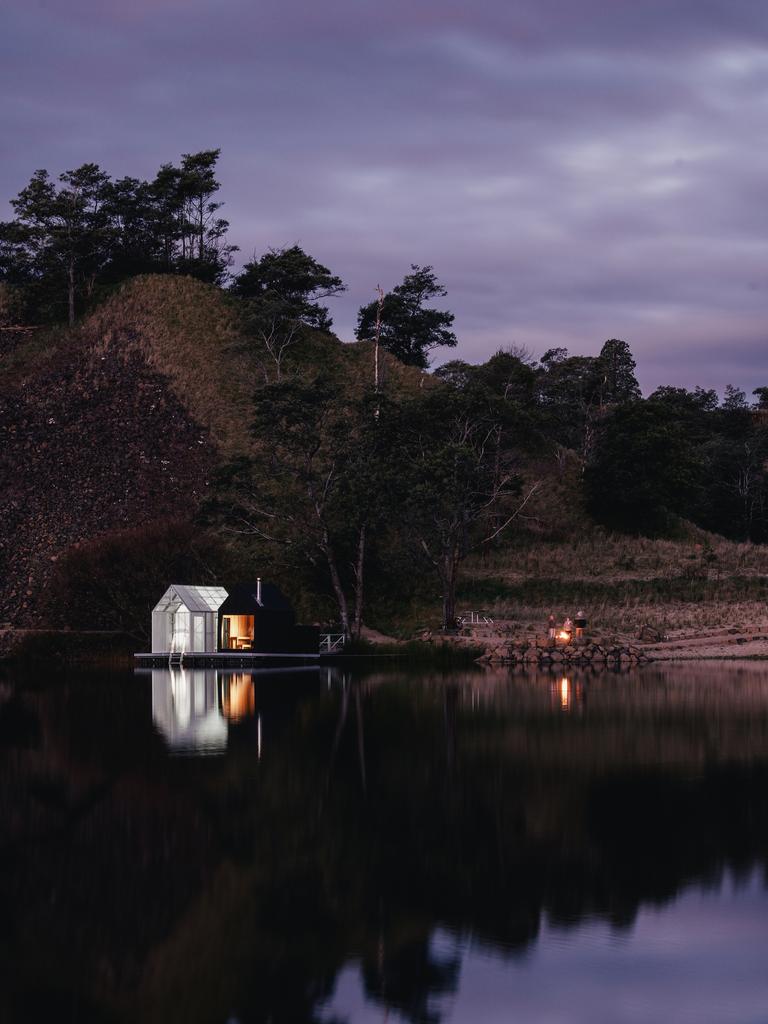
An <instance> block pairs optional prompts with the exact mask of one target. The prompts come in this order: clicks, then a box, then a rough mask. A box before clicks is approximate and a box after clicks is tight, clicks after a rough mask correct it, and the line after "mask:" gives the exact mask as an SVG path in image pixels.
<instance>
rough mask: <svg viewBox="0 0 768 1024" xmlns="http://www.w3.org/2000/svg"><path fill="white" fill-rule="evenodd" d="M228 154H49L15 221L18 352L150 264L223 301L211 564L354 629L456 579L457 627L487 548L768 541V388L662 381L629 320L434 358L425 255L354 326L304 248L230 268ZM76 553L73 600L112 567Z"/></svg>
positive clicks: (208, 508) (5, 331) (6, 247)
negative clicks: (594, 339) (336, 306)
mask: <svg viewBox="0 0 768 1024" xmlns="http://www.w3.org/2000/svg"><path fill="white" fill-rule="evenodd" d="M218 157H219V151H218V150H210V151H205V152H201V153H195V154H186V155H184V156H183V157H182V159H181V161H180V163H179V164H178V166H176V165H173V164H170V163H169V164H164V165H163V166H162V167H161V168H160V169H159V170H158V172H157V174H156V176H155V177H154V178H153V179H152V180H151V181H141V180H138V179H135V178H132V177H124V178H120V179H116V180H115V179H112V178H111V177H110V176H109V175H107V174H106V173H105V172H104V171H103V170H101V168H99V167H98V166H97V165H96V164H92V163H88V164H84V165H83V166H81V167H79V168H77V169H75V170H72V171H67V172H65V173H63V174H61V175H59V176H58V178H53V177H52V176H51V175H50V174H49V173H48V172H47V171H44V170H38V171H36V172H35V173H34V174H33V175H32V177H31V179H30V181H29V183H28V185H27V186H26V187H25V188H24V189H22V191H21V192H19V194H18V196H16V198H15V199H12V200H11V205H12V209H13V213H14V216H13V218H12V219H11V220H9V221H7V222H5V223H2V224H0V344H1V345H2V346H3V350H4V351H5V352H10V351H11V350H12V349H13V348H14V346H18V347H19V351H23V345H24V343H25V342H24V339H25V338H27V337H28V336H29V332H38V334H37V337H38V339H39V338H45V339H50V341H45V342H42V343H41V342H40V341H39V340H38V342H37V344H38V347H39V346H40V344H50V345H51V346H54V345H56V344H60V343H61V338H62V336H63V335H64V334H66V332H67V331H69V332H70V333H71V337H80V336H83V337H85V335H78V334H77V332H78V330H81V328H82V325H84V324H87V323H93V322H94V321H93V319H92V318H93V317H94V316H95V317H98V311H99V310H100V309H101V308H103V306H104V303H105V302H108V300H109V299H110V297H112V296H114V295H116V294H118V293H119V292H120V289H121V288H125V286H126V283H127V282H130V281H132V280H134V279H137V278H141V280H143V281H147V280H149V279H150V278H149V275H152V276H154V277H157V276H163V277H168V276H171V277H175V278H185V279H186V278H192V279H197V280H198V281H200V282H203V283H205V285H206V287H207V288H209V289H215V290H216V292H217V294H218V295H219V296H220V301H221V310H222V314H221V315H222V317H226V318H227V322H228V323H229V322H231V323H232V324H234V328H233V335H232V337H234V338H235V340H234V341H232V342H231V343H229V344H228V346H226V347H224V348H223V349H222V351H221V358H222V359H223V360H225V361H229V363H230V364H231V367H232V374H230V376H233V375H237V378H238V387H240V388H241V389H242V388H243V386H245V391H246V393H247V394H246V399H245V400H244V402H241V403H239V404H238V403H237V402H235V398H234V395H230V394H229V393H228V391H227V390H226V386H222V388H221V390H219V391H218V392H217V394H216V395H215V396H214V400H215V401H216V402H217V403H218V405H219V406H220V407H225V406H227V404H228V403H229V404H231V405H232V407H233V409H234V408H235V407H236V409H237V412H236V413H233V416H236V418H237V424H236V425H235V427H234V428H233V429H235V430H236V431H240V433H241V435H242V437H241V439H240V441H239V442H238V443H234V444H232V445H229V446H228V445H226V444H220V445H219V449H218V454H217V458H216V465H215V467H214V470H213V472H212V473H211V476H210V480H209V481H208V486H207V488H206V489H205V493H204V495H203V496H202V497H201V499H200V501H199V503H198V504H197V505H196V506H195V507H194V508H193V509H192V515H193V518H194V522H195V523H196V524H198V525H199V526H200V527H201V528H204V529H205V530H206V531H207V536H209V537H210V539H211V542H210V552H211V553H209V558H208V563H207V569H206V572H207V574H208V575H209V576H211V577H215V576H217V575H221V573H223V572H224V571H227V572H231V571H234V570H233V569H232V566H233V565H235V566H242V565H245V564H248V565H252V564H254V563H258V564H260V565H264V566H267V567H268V568H269V570H270V571H271V572H272V573H273V574H274V575H275V576H276V578H278V579H281V580H289V581H291V585H292V586H293V588H294V590H296V589H297V588H298V589H300V590H303V591H305V592H307V593H312V594H321V595H324V596H325V597H326V598H327V600H328V601H329V603H330V606H332V608H333V616H334V617H335V618H336V620H337V621H338V623H339V624H340V626H341V628H342V629H343V630H344V632H345V633H347V634H348V635H356V634H359V632H360V630H361V627H362V624H363V621H364V617H365V616H366V613H367V610H368V608H369V607H370V606H371V605H372V604H373V605H375V604H376V603H377V602H379V603H381V602H384V603H386V602H389V603H390V604H391V603H392V602H395V601H397V602H403V601H407V600H408V599H410V598H411V597H412V596H413V595H414V593H417V592H419V591H420V589H421V591H423V592H428V593H430V594H432V593H436V592H437V591H439V593H440V598H441V618H442V623H443V625H444V626H449V627H450V626H452V625H453V623H454V622H455V619H456V614H457V593H458V591H459V588H460V578H461V571H462V566H463V565H464V563H465V562H466V560H467V559H468V558H471V557H473V556H474V555H475V554H477V553H478V552H483V551H489V550H497V551H498V550H509V551H511V552H514V551H515V550H518V549H519V548H520V547H525V546H526V545H532V544H535V543H537V541H539V540H542V539H544V540H551V539H556V540H565V541H567V540H568V539H569V537H570V536H572V534H573V531H574V530H577V531H579V532H583V531H588V530H593V529H604V530H605V531H610V532H612V533H618V534H626V535H641V536H649V537H675V536H680V535H683V534H685V533H686V531H690V529H692V528H693V529H698V530H701V531H707V532H709V533H713V534H719V535H721V536H723V537H726V538H730V539H732V540H736V541H750V542H754V543H758V544H762V543H764V542H765V541H766V539H767V538H768V385H767V386H765V387H760V388H757V389H756V390H755V391H754V392H753V393H752V394H751V395H749V396H748V395H746V394H745V393H744V392H743V391H741V390H739V389H738V388H737V387H734V386H732V385H731V384H729V383H728V382H725V381H724V382H723V386H724V387H723V397H722V399H721V397H720V396H719V395H718V393H717V391H715V390H704V389H701V388H698V387H696V388H693V389H685V388H680V387H671V386H662V387H659V388H657V389H656V390H655V391H654V392H653V393H652V394H650V395H648V396H647V397H643V395H642V394H641V391H640V388H639V385H638V382H637V379H636V376H635V369H636V363H635V359H634V356H633V354H632V351H631V348H630V345H629V344H628V343H627V342H626V341H624V340H621V339H619V338H611V339H608V340H606V341H605V342H604V343H603V344H602V346H601V347H600V350H599V353H598V354H597V355H590V356H586V355H574V354H571V353H570V352H568V351H567V350H566V349H551V350H549V351H547V352H545V353H543V354H542V355H541V356H540V357H536V356H534V355H533V354H532V353H531V352H530V351H528V350H527V349H526V348H524V347H521V346H518V345H510V346H509V347H507V348H504V349H501V350H499V351H498V352H496V353H495V354H494V355H493V356H492V357H491V358H489V359H488V360H487V361H486V362H484V363H482V364H479V365H472V364H469V363H467V362H465V361H463V360H459V359H452V360H449V361H447V362H444V363H442V365H438V366H436V367H434V368H432V367H431V364H432V361H433V360H434V358H435V357H434V350H436V349H445V348H446V347H448V348H453V347H455V346H456V345H457V344H458V341H459V339H458V338H457V336H456V333H455V331H454V316H453V314H452V313H451V312H450V310H449V309H448V308H446V306H447V292H446V289H445V287H444V286H443V284H442V283H441V281H440V279H439V277H438V274H437V272H436V270H435V269H434V268H433V267H432V266H428V265H421V264H418V263H413V264H410V265H408V266H406V267H404V268H403V269H404V271H405V273H404V276H403V278H402V281H401V282H400V283H399V284H397V285H396V286H394V287H393V288H392V289H391V290H390V291H387V292H385V291H383V290H382V289H380V288H376V287H374V285H375V283H374V285H372V288H371V293H370V296H369V297H368V298H369V299H370V301H367V302H364V303H363V304H362V305H361V307H360V310H359V314H358V320H357V328H356V339H357V343H356V344H341V343H340V342H339V340H338V339H337V338H336V336H335V335H334V333H333V322H332V318H331V315H330V311H329V309H328V306H327V304H326V303H327V300H328V299H330V298H332V297H333V296H335V295H338V294H339V293H341V292H342V291H344V290H345V285H344V282H343V281H342V279H341V278H340V277H339V276H337V275H336V274H335V273H334V272H333V271H332V270H331V269H329V268H328V267H326V266H324V265H323V264H322V263H321V262H319V261H318V260H317V259H315V258H314V257H313V256H312V255H310V254H309V253H307V252H305V251H304V250H303V249H302V248H301V247H300V246H299V245H293V246H290V247H285V248H266V247H265V248H264V250H263V254H262V255H261V256H256V255H254V256H253V258H252V259H250V260H249V261H247V262H245V263H244V264H243V266H242V268H241V269H240V270H239V271H237V270H234V269H233V267H234V260H235V252H236V248H235V247H234V246H233V245H231V244H229V242H228V240H227V232H228V228H229V224H228V222H227V220H225V219H224V218H223V216H221V212H222V202H221V200H220V199H219V197H218V193H219V188H220V186H219V182H218V181H217V179H216V165H217V161H218ZM89 318H91V320H89ZM62 332H63V333H62ZM617 333H621V325H617ZM19 339H21V340H19ZM169 358H172V355H171V356H169ZM128 525H129V526H130V525H131V524H128ZM143 525H146V524H143ZM182 535H183V531H181V532H179V533H178V536H182ZM105 536H106V535H105ZM89 539H93V538H87V537H86V538H84V540H86V541H87V540H89ZM106 541H109V544H111V545H112V546H111V547H109V546H107V547H105V546H104V544H105V543H106ZM106 541H105V539H104V538H101V541H100V542H101V543H102V547H101V548H100V551H101V552H102V554H103V556H104V557H105V558H106V559H107V561H109V558H115V557H118V555H117V552H119V551H121V550H122V551H123V554H125V550H124V549H121V548H120V539H119V537H118V538H116V537H115V536H112V537H106ZM147 543H149V541H148V542H147ZM131 544H133V542H131ZM217 545H220V546H221V551H222V552H223V553H222V554H221V558H220V561H219V562H217V560H216V557H218V556H216V557H215V556H214V554H212V552H215V551H217V550H218V548H217ZM132 550H134V551H135V544H134V545H133V547H132ZM104 552H111V554H104ZM233 553H234V554H233ZM63 555H64V557H63V558H62V560H61V563H60V567H59V568H58V569H57V572H58V573H59V576H58V579H54V582H53V587H54V591H55V592H57V593H58V594H59V601H60V603H61V602H65V601H66V594H67V593H69V594H71V593H72V585H71V580H76V579H78V578H80V576H79V575H78V573H82V572H84V571H85V570H84V568H83V567H84V566H86V565H87V566H88V571H89V572H93V571H94V565H95V564H96V562H95V561H94V559H96V561H98V559H97V558H96V556H95V555H94V554H93V552H92V551H91V553H90V554H88V553H87V551H85V550H84V549H83V548H82V546H81V547H79V548H78V551H76V552H74V553H73V552H69V553H66V552H65V553H63ZM121 557H122V556H121ZM89 558H90V559H91V561H88V559H89ZM78 560H79V563H78ZM152 561H153V560H152V558H151V557H149V558H147V563H148V564H149V563H151V562H152ZM62 566H63V568H62ZM66 572H69V573H70V577H71V579H70V583H69V590H68V589H67V582H66V581H64V580H63V578H62V575H61V574H62V573H66ZM147 572H149V570H147ZM128 575H129V576H130V573H129V574H128ZM152 584H153V585H154V580H153V581H152ZM56 587H58V588H59V589H58V591H56ZM147 587H148V588H149V584H147ZM137 590H141V587H140V586H139V585H138V584H137Z"/></svg>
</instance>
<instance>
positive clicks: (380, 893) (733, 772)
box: [0, 664, 768, 1024]
mask: <svg viewBox="0 0 768 1024" xmlns="http://www.w3.org/2000/svg"><path fill="white" fill-rule="evenodd" d="M587 697H588V699H587ZM180 751H184V752H185V753H187V754H195V755H197V754H203V755H207V754H210V753H212V752H215V753H217V754H218V755H219V756H217V757H210V756H200V757H198V756H189V757H183V758H179V757H177V756H169V754H177V753H179V752H180ZM264 751H266V755H267V756H263V752H264ZM766 865H768V674H767V673H766V670H765V668H764V667H763V666H762V665H759V664H752V665H744V666H736V665H725V666H720V665H717V666H704V667H702V666H671V667H658V666H652V667H649V668H647V669H643V670H637V671H630V672H628V673H602V674H597V673H591V672H589V673H588V672H575V671H574V672H569V673H568V674H546V673H544V674H540V673H525V672H520V673H517V672H506V671H494V672H475V671H467V672H457V673H451V674H445V673H439V672H418V673H413V674H407V673H404V672H399V671H395V672H392V671H389V672H378V671H377V672H374V673H371V672H367V673H366V672H356V673H347V674H340V673H335V674H330V673H327V672H325V670H320V671H318V670H310V671H309V672H303V673H302V672H296V671H291V672H290V673H286V674H279V673H273V672H264V673H243V672H215V671H213V670H200V671H199V672H194V671H193V672H186V673H181V672H178V673H173V674H172V673H170V672H168V671H166V672H157V673H156V674H154V675H152V676H139V677H137V678H132V677H119V678H110V677H94V678H92V679H91V678H80V677H72V678H69V677H62V676H61V675H59V674H56V675H52V676H51V677H50V678H49V679H34V680H32V681H24V680H20V681H16V682H15V683H14V686H12V687H11V688H10V690H6V691H4V692H3V694H2V700H0V905H1V906H2V908H3V921H4V927H3V929H0V1018H1V1019H2V1020H3V1021H4V1022H5V1021H6V1020H9V1021H15V1020H25V1021H26V1020H35V1019H58V1016H59V1015H60V1014H59V1011H58V1009H57V1008H60V1007H62V1006H65V1007H67V1013H68V1014H69V1018H68V1019H77V1020H78V1021H79V1022H80V1021H84V1022H88V1021H94V1022H95V1021H102V1020H109V1021H112V1022H116V1024H128V1022H132V1021H135V1020H141V1021H143V1022H146V1024H154V1022H158V1024H159V1022H160V1021H167V1020H184V1021H185V1022H188V1024H208V1022H215V1024H225V1022H226V1021H228V1020H238V1021H241V1022H242V1024H266V1022H267V1021H271V1022H273V1024H310V1022H315V1024H317V1022H319V1021H323V1022H326V1021H331V1020H333V1021H349V1022H350V1024H351V1022H354V1024H360V1022H363V1024H364V1022H367V1021H374V1020H375V1021H380V1020H382V1019H386V1018H387V1015H389V1019H391V1020H392V1021H393V1022H394V1021H395V1020H401V1021H403V1020H404V1021H410V1022H413V1024H438V1022H439V1021H445V1022H448V1021H450V1022H452V1024H464V1022H472V1024H474V1022H475V1021H491V1020H496V1019H499V1020H502V1019H504V1020H505V1019H510V1018H511V1019H520V1020H525V1021H530V1022H536V1024H538V1022H540V1021H545V1020H552V1019H564V1020H569V1021H578V1022H581V1021H584V1022H586V1021H590V1022H592V1021H598V1022H599V1021H605V1022H606V1024H607V1022H608V1021H614V1020H616V1019H626V1020H627V1021H631V1022H633V1024H634V1022H636V1021H637V1022H639V1021H641V1020H642V1021H647V1020H675V1021H677V1020H686V1019H691V1020H693V1019H696V1020H697V1021H712V1022H714V1021H718V1022H721V1021H732V1022H742V1021H743V1022H745V1024H746V1022H747V1021H754V1020H758V1019H762V1016H761V1015H764V1008H765V1005H766V1003H767V1002H768V991H767V987H768V986H766V983H765V977H766V975H765V971H764V963H763V962H762V959H763V957H762V954H763V952H764V950H765V948H768V895H767V894H766V890H765V871H766ZM665 965H666V966H665ZM718 993H719V996H718ZM563 1007H565V1010H563ZM558 1014H559V1016H558Z"/></svg>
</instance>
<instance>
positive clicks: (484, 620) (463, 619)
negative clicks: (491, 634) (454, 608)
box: [456, 612, 493, 626]
mask: <svg viewBox="0 0 768 1024" xmlns="http://www.w3.org/2000/svg"><path fill="white" fill-rule="evenodd" d="M456 621H457V622H458V624H459V626H492V625H493V619H492V618H491V616H490V614H489V613H488V612H459V614H458V615H457V616H456Z"/></svg>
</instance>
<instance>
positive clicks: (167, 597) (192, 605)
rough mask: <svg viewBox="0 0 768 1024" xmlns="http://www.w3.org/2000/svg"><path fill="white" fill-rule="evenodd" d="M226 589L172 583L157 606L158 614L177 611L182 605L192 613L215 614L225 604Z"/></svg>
mask: <svg viewBox="0 0 768 1024" xmlns="http://www.w3.org/2000/svg"><path fill="white" fill-rule="evenodd" d="M226 599H227V592H226V590H225V589H224V587H207V586H202V587H194V586H189V585H188V584H186V583H172V584H171V585H170V587H168V589H167V590H166V592H165V593H164V594H163V596H162V597H161V598H160V600H159V601H158V602H157V604H156V605H155V609H154V610H155V611H156V612H169V611H175V610H176V608H180V607H181V606H182V605H183V606H184V607H185V608H187V609H189V611H191V612H215V611H218V610H219V607H220V606H221V605H222V604H224V602H225V601H226Z"/></svg>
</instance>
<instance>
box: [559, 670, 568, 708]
mask: <svg viewBox="0 0 768 1024" xmlns="http://www.w3.org/2000/svg"><path fill="white" fill-rule="evenodd" d="M570 703H571V681H570V680H569V679H568V677H567V676H563V678H562V679H561V680H560V707H561V708H562V709H563V710H564V711H566V710H567V709H568V707H569V705H570Z"/></svg>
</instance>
